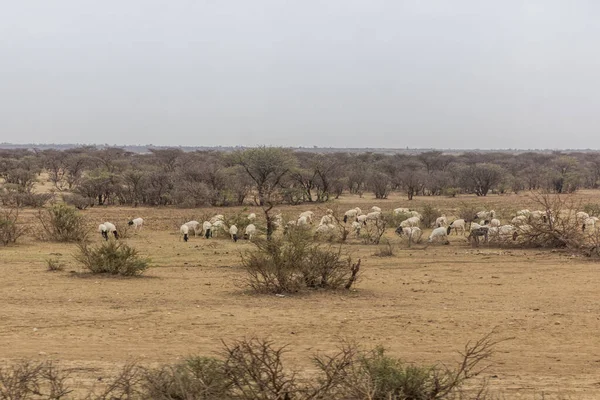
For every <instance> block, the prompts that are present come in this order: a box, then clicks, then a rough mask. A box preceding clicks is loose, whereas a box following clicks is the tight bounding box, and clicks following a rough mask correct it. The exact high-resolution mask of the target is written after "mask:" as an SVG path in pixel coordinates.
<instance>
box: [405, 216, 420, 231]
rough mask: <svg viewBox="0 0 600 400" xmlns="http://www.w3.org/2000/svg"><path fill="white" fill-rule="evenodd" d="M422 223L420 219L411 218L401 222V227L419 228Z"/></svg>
mask: <svg viewBox="0 0 600 400" xmlns="http://www.w3.org/2000/svg"><path fill="white" fill-rule="evenodd" d="M420 222H421V220H420V219H419V218H418V217H410V218H407V219H405V220H404V221H402V222H400V227H402V228H408V227H412V226H419V223H420Z"/></svg>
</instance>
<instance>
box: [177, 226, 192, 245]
mask: <svg viewBox="0 0 600 400" xmlns="http://www.w3.org/2000/svg"><path fill="white" fill-rule="evenodd" d="M179 232H181V235H183V241H184V242H187V241H188V233H189V232H190V227H189V226H187V225H186V224H183V225H181V227H180V228H179ZM179 239H180V240H181V237H179Z"/></svg>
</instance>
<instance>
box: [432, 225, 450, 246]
mask: <svg viewBox="0 0 600 400" xmlns="http://www.w3.org/2000/svg"><path fill="white" fill-rule="evenodd" d="M434 240H436V241H437V240H440V241H443V242H444V244H449V243H450V242H449V241H448V232H447V228H444V227H443V226H442V227H439V228H435V229H434V230H433V231H432V232H431V235H429V239H428V242H429V243H432V242H433V241H434Z"/></svg>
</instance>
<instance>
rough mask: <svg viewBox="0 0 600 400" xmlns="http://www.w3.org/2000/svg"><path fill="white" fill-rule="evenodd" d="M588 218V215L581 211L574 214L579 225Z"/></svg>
mask: <svg viewBox="0 0 600 400" xmlns="http://www.w3.org/2000/svg"><path fill="white" fill-rule="evenodd" d="M589 217H590V215H589V214H588V213H586V212H583V211H579V212H578V213H577V214H575V218H576V219H577V222H579V223H582V222H584V221H585V220H586V219H588V218H589Z"/></svg>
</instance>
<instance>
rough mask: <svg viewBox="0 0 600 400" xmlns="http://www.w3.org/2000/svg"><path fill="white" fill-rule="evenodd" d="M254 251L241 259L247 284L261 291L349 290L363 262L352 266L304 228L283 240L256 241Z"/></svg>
mask: <svg viewBox="0 0 600 400" xmlns="http://www.w3.org/2000/svg"><path fill="white" fill-rule="evenodd" d="M253 244H254V245H255V249H254V250H251V251H248V252H247V253H246V254H245V255H244V256H243V257H242V266H243V268H244V269H245V271H246V274H247V278H246V283H247V285H248V286H249V287H250V288H251V289H253V290H255V291H258V292H267V293H284V292H287V293H291V292H297V291H299V290H301V289H303V288H304V289H305V288H326V289H338V288H342V287H345V288H346V289H349V288H350V287H351V286H352V284H353V283H354V282H355V281H356V277H357V274H358V270H359V268H360V260H359V261H358V262H357V263H353V262H352V259H351V258H350V257H345V256H344V255H343V254H342V247H341V246H340V247H338V248H337V249H336V248H333V247H332V246H328V245H321V244H319V243H315V242H314V241H313V240H312V237H311V236H310V234H309V233H308V232H307V231H305V230H302V229H290V230H289V231H288V233H287V234H286V235H285V236H283V237H273V238H272V239H271V240H266V239H262V238H257V239H255V240H253Z"/></svg>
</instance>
